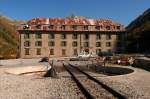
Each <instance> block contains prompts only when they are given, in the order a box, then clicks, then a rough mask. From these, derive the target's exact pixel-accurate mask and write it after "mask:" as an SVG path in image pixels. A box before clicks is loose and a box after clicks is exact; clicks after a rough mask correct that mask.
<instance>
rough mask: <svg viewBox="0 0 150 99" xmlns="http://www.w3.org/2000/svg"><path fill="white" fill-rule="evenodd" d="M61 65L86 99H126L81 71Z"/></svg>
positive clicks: (70, 66) (72, 66)
mask: <svg viewBox="0 0 150 99" xmlns="http://www.w3.org/2000/svg"><path fill="white" fill-rule="evenodd" d="M63 65H64V67H65V69H66V70H67V71H68V72H69V74H70V75H71V77H72V79H73V80H74V81H75V83H76V84H77V86H78V88H79V89H80V90H81V92H82V94H84V96H85V97H86V98H87V99H126V97H125V96H123V95H122V94H120V93H118V92H116V91H115V90H113V89H112V88H110V87H109V86H107V85H105V84H103V83H102V82H100V81H99V80H97V79H96V78H94V77H92V76H91V75H89V74H88V73H86V72H84V71H82V70H81V69H79V68H78V67H77V66H74V65H71V64H67V65H65V64H63ZM79 75H80V77H79ZM81 75H82V76H81Z"/></svg>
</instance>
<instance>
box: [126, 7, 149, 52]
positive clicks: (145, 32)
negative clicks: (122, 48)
mask: <svg viewBox="0 0 150 99" xmlns="http://www.w3.org/2000/svg"><path fill="white" fill-rule="evenodd" d="M126 30H127V38H126V39H127V43H126V49H127V51H128V52H145V51H148V50H150V47H149V44H150V8H149V9H147V10H146V11H145V12H144V13H143V14H142V15H140V16H139V17H138V18H136V19H135V20H134V21H132V22H131V23H130V24H129V25H128V26H127V28H126Z"/></svg>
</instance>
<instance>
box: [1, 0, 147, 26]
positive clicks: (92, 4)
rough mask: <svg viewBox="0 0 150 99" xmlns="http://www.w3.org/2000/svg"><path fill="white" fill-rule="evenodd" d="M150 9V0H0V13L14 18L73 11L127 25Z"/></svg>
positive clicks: (63, 13)
mask: <svg viewBox="0 0 150 99" xmlns="http://www.w3.org/2000/svg"><path fill="white" fill-rule="evenodd" d="M148 8H150V0H0V14H2V15H5V16H8V17H10V18H12V19H15V20H30V19H32V18H35V17H46V18H54V17H59V18H64V17H66V16H69V15H71V14H74V15H77V16H86V17H89V18H96V19H98V18H103V19H112V20H114V21H116V22H119V23H121V24H123V25H125V26H127V25H128V24H129V23H130V22H131V21H132V20H134V19H135V18H136V17H137V16H139V15H140V14H142V13H143V12H144V11H145V10H146V9H148Z"/></svg>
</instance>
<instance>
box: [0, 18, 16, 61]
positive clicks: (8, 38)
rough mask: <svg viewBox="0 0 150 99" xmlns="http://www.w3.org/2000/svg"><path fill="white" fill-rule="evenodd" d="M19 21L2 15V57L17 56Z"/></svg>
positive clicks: (0, 31)
mask: <svg viewBox="0 0 150 99" xmlns="http://www.w3.org/2000/svg"><path fill="white" fill-rule="evenodd" d="M18 24H19V22H17V21H13V20H11V19H9V18H7V17H4V16H0V59H7V58H16V56H17V54H18V33H17V32H16V29H17V26H18Z"/></svg>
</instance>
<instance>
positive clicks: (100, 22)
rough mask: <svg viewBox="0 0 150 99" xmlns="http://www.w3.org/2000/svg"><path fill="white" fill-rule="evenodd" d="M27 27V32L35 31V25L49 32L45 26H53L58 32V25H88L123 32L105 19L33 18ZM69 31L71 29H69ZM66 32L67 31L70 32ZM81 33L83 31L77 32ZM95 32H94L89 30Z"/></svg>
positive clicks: (122, 28)
mask: <svg viewBox="0 0 150 99" xmlns="http://www.w3.org/2000/svg"><path fill="white" fill-rule="evenodd" d="M27 25H28V26H29V27H30V28H29V30H36V26H37V25H41V26H42V25H43V26H42V28H40V29H41V30H49V29H48V27H46V26H45V25H54V26H55V27H54V29H53V30H56V31H58V30H60V29H59V28H57V27H56V26H59V25H66V26H69V25H79V26H81V25H88V26H101V27H104V28H103V29H101V31H125V28H124V26H123V25H121V24H118V23H115V22H113V21H111V20H106V19H88V18H84V17H74V18H34V19H32V20H30V21H28V22H27ZM107 26H110V29H108V30H107V29H106V27H107ZM117 26H120V29H119V30H117V29H116V27H117ZM18 30H24V29H23V27H20V28H19V29H18ZM70 30H71V29H70ZM70 30H68V31H70ZM78 31H83V30H78ZM90 31H95V30H90Z"/></svg>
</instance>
